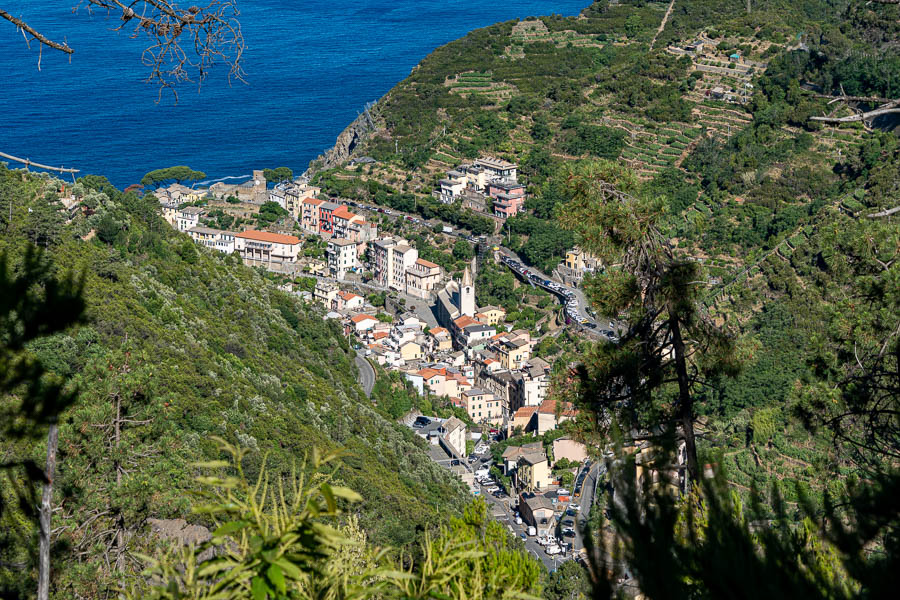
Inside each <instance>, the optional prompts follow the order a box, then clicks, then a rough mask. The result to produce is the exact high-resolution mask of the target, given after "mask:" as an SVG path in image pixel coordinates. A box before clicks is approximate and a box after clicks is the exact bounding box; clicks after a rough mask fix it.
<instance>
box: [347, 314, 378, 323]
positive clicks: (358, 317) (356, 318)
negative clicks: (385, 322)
mask: <svg viewBox="0 0 900 600" xmlns="http://www.w3.org/2000/svg"><path fill="white" fill-rule="evenodd" d="M350 320H351V321H353V322H354V323H362V322H363V321H369V320H371V321H377V320H378V319H376V318H375V317H373V316H372V315H356V316H353V317H350Z"/></svg>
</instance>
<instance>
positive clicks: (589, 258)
mask: <svg viewBox="0 0 900 600" xmlns="http://www.w3.org/2000/svg"><path fill="white" fill-rule="evenodd" d="M565 265H566V268H567V269H569V270H571V271H573V272H574V274H575V275H576V277H578V278H579V279H580V278H581V276H583V274H584V273H585V272H591V271H596V270H597V269H598V268H599V266H600V261H599V260H598V259H597V257H595V256H594V255H593V254H591V253H590V252H585V251H584V250H582V249H581V248H579V247H578V246H575V247H574V248H572V249H571V250H569V251H568V252H566V261H565Z"/></svg>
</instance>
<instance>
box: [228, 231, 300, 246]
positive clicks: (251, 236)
mask: <svg viewBox="0 0 900 600" xmlns="http://www.w3.org/2000/svg"><path fill="white" fill-rule="evenodd" d="M234 237H239V238H243V239H246V240H256V241H259V242H271V243H273V244H299V243H300V238H298V237H294V236H292V235H282V234H280V233H272V232H271V231H256V230H253V229H250V230H248V231H242V232H241V233H239V234H237V235H236V236H234Z"/></svg>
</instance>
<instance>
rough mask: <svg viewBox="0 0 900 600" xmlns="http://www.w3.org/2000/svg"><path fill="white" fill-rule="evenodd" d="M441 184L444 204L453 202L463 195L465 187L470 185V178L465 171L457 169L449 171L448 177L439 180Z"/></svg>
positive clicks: (440, 195)
mask: <svg viewBox="0 0 900 600" xmlns="http://www.w3.org/2000/svg"><path fill="white" fill-rule="evenodd" d="M438 185H439V186H440V193H439V196H438V197H439V198H440V200H441V202H443V203H444V204H452V203H453V202H454V201H455V200H456V199H457V198H459V197H460V195H462V192H463V190H464V189H466V186H467V185H468V178H467V177H466V174H465V173H461V172H459V171H457V170H453V171H447V177H445V178H444V179H441V180H440V181H438Z"/></svg>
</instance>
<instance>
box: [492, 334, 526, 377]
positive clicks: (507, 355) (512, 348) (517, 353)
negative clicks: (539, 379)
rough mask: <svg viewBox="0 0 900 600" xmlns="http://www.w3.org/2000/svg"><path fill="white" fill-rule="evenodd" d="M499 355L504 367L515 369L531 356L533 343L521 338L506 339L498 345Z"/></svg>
mask: <svg viewBox="0 0 900 600" xmlns="http://www.w3.org/2000/svg"><path fill="white" fill-rule="evenodd" d="M497 357H498V358H499V359H500V364H501V365H503V368H505V369H509V370H510V371H515V370H516V369H519V368H521V367H522V363H523V362H525V361H527V360H528V359H529V358H531V344H529V343H528V342H526V341H524V340H520V339H516V340H509V341H504V342H502V343H501V344H499V345H498V347H497Z"/></svg>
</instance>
